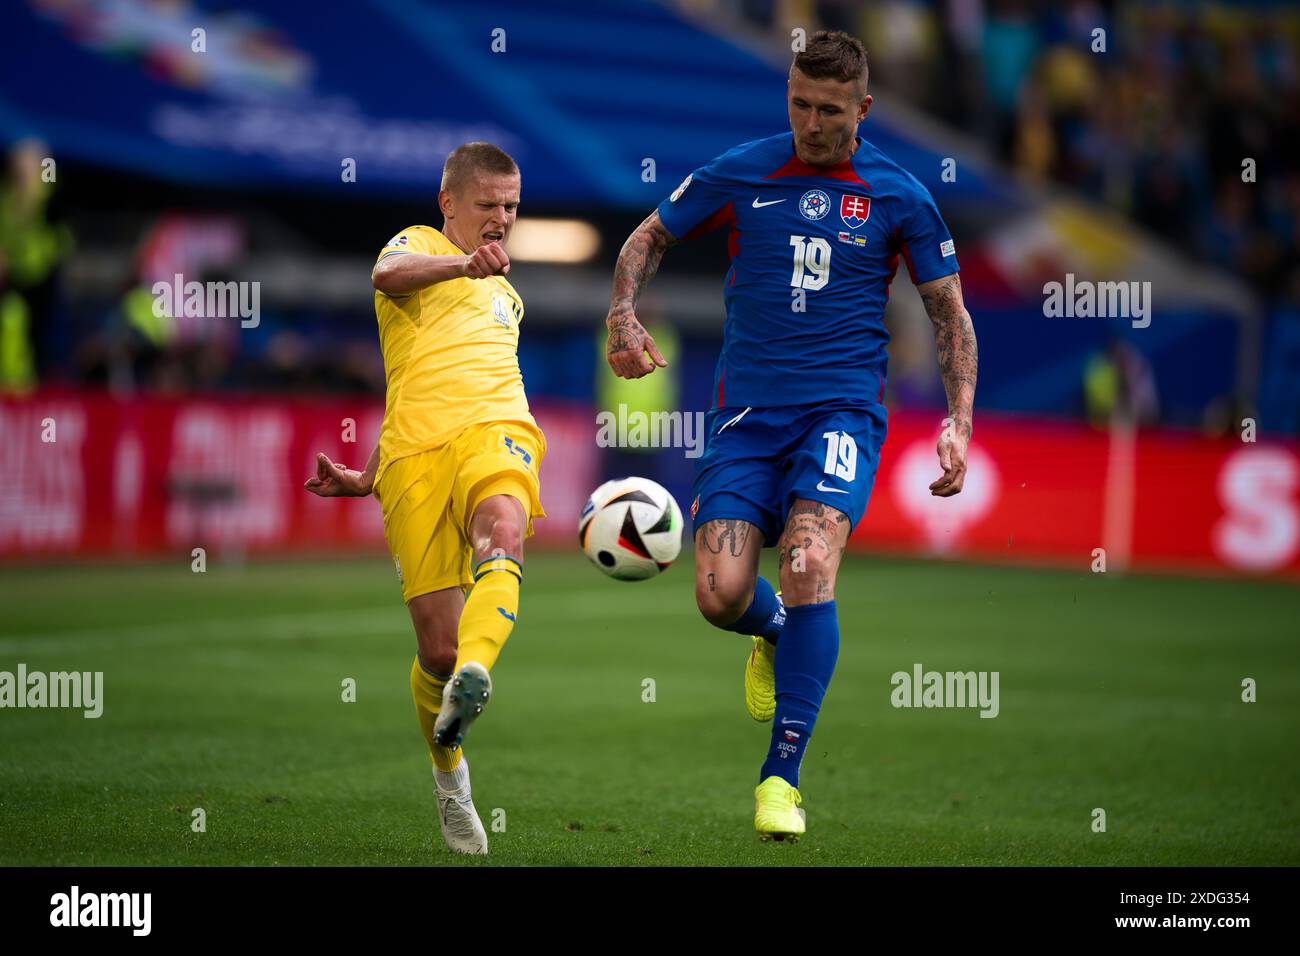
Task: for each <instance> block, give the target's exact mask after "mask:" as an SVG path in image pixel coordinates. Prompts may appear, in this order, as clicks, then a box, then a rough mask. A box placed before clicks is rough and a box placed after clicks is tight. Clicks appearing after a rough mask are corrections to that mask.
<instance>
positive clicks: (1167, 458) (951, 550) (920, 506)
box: [851, 414, 1300, 576]
mask: <svg viewBox="0 0 1300 956" xmlns="http://www.w3.org/2000/svg"><path fill="white" fill-rule="evenodd" d="M938 437H939V429H938V427H936V424H935V419H934V417H933V416H930V415H925V416H917V415H900V414H893V415H891V416H890V420H889V435H888V438H887V439H886V440H885V447H884V450H883V451H882V453H881V463H880V469H879V471H878V472H877V475H876V485H875V490H874V491H873V493H872V496H871V503H870V505H869V506H868V508H867V514H866V517H865V518H864V519H863V520H862V522H861V523H860V524H859V525H858V527H857V528H856V529H854V535H853V541H852V543H851V547H853V548H855V549H859V550H872V549H877V550H886V551H897V552H907V553H922V554H934V555H947V556H952V557H969V558H978V559H993V560H1007V561H1018V562H1025V563H1034V562H1045V563H1052V564H1062V565H1065V566H1072V567H1091V566H1092V564H1093V562H1094V561H1095V560H1096V559H1097V558H1098V557H1099V556H1100V557H1104V559H1105V561H1106V567H1107V570H1118V569H1121V568H1124V567H1133V568H1135V569H1146V570H1172V571H1177V570H1187V571H1210V572H1214V571H1232V572H1248V573H1262V574H1282V575H1287V576H1300V446H1297V445H1296V444H1295V443H1289V444H1282V443H1278V442H1273V441H1263V440H1261V441H1258V442H1244V441H1240V440H1232V439H1209V438H1204V437H1201V436H1199V435H1194V434H1179V433H1172V432H1161V431H1143V432H1139V433H1137V434H1133V433H1132V432H1128V433H1125V432H1123V431H1120V432H1115V433H1112V432H1107V431H1099V430H1096V429H1093V428H1090V427H1088V426H1086V425H1082V424H1077V423H1053V422H1044V421H1038V420H1032V419H1029V420H1022V419H1012V418H1006V417H1002V418H997V417H993V416H989V415H979V416H977V419H976V425H975V434H974V437H973V440H972V442H971V446H970V449H969V452H968V455H967V463H968V474H967V478H966V483H965V487H964V488H963V490H962V492H961V494H959V495H955V496H953V497H951V498H936V497H934V496H933V495H931V494H930V491H929V485H930V483H931V482H932V481H933V480H934V479H936V478H938V477H939V475H940V473H941V469H940V467H939V463H938V456H937V454H936V452H935V445H936V442H937V441H938ZM1096 549H1102V551H1103V552H1104V555H1098V554H1096V553H1095V552H1096Z"/></svg>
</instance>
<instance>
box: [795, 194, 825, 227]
mask: <svg viewBox="0 0 1300 956" xmlns="http://www.w3.org/2000/svg"><path fill="white" fill-rule="evenodd" d="M830 211H831V197H830V196H828V195H826V194H825V193H824V192H822V191H821V190H820V189H810V190H808V191H807V192H806V193H804V194H803V195H802V196H800V197H799V212H801V213H803V217H804V218H805V219H812V220H814V221H816V220H818V219H824V218H825V217H826V214H827V213H828V212H830Z"/></svg>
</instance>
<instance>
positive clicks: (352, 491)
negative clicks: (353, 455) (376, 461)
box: [303, 452, 371, 498]
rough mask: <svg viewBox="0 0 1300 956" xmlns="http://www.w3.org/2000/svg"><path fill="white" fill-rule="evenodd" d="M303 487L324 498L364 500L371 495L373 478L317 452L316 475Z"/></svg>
mask: <svg viewBox="0 0 1300 956" xmlns="http://www.w3.org/2000/svg"><path fill="white" fill-rule="evenodd" d="M303 487H304V488H306V489H307V490H308V491H310V492H311V493H312V494H313V495H320V496H321V497H322V498H364V497H365V496H366V495H368V494H370V489H371V478H370V476H369V475H367V474H366V473H365V472H361V471H357V470H356V469H354V468H349V467H348V466H347V465H336V464H335V463H334V462H332V461H330V460H329V458H328V457H326V456H325V455H324V454H323V453H320V452H317V454H316V475H315V477H314V478H308V479H307V480H306V481H305V482H304V483H303Z"/></svg>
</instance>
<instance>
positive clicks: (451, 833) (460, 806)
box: [433, 754, 488, 856]
mask: <svg viewBox="0 0 1300 956" xmlns="http://www.w3.org/2000/svg"><path fill="white" fill-rule="evenodd" d="M462 767H463V768H464V774H463V778H464V780H463V782H462V784H461V785H460V787H459V788H457V789H454V790H444V789H443V787H442V783H441V782H440V781H439V780H438V768H437V767H435V768H434V770H433V779H434V783H435V785H436V787H437V791H438V793H437V798H438V826H439V827H441V828H442V838H443V839H444V840H446V841H447V846H449V847H450V848H451V850H452V852H453V853H471V854H475V855H480V856H486V855H487V851H488V839H487V831H486V830H484V829H483V821H481V820H480V819H479V818H478V812H477V811H476V810H475V809H474V801H473V799H472V798H471V797H470V791H469V763H467V762H466V760H465V755H464V754H461V755H460V766H459V767H457V768H456V773H457V775H460V774H461V768H462Z"/></svg>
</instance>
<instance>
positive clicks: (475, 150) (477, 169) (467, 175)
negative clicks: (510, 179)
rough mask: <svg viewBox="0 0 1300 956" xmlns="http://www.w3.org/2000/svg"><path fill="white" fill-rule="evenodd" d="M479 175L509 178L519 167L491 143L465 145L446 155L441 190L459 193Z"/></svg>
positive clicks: (508, 155) (516, 172) (503, 151)
mask: <svg viewBox="0 0 1300 956" xmlns="http://www.w3.org/2000/svg"><path fill="white" fill-rule="evenodd" d="M479 173H486V174H488V175H500V176H510V175H516V176H517V175H518V174H519V165H518V164H517V163H516V162H515V161H514V160H513V159H511V158H510V154H509V153H507V152H506V151H505V150H504V149H502V148H501V147H500V146H493V145H492V144H491V143H466V144H465V145H463V146H457V147H456V148H455V149H453V150H452V151H451V152H450V153H448V154H447V161H446V162H445V163H443V164H442V188H443V189H445V190H447V191H448V192H452V193H455V192H459V191H460V188H461V187H462V186H464V185H465V184H466V183H468V182H469V181H470V180H471V179H473V178H474V176H476V175H478V174H479Z"/></svg>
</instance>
